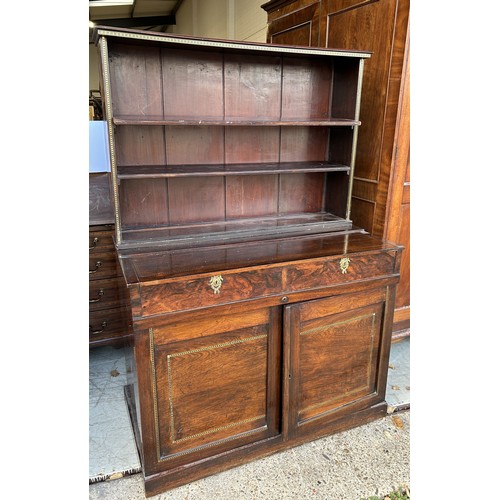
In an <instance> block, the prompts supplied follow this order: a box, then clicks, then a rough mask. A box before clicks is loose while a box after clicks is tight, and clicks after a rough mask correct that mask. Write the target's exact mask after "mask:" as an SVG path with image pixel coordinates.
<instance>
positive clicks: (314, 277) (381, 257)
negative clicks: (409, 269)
mask: <svg viewBox="0 0 500 500" xmlns="http://www.w3.org/2000/svg"><path fill="white" fill-rule="evenodd" d="M346 259H348V260H346ZM395 262H396V254H395V252H383V253H372V254H364V255H350V256H348V257H347V258H346V257H336V258H332V259H327V260H320V261H318V260H316V261H310V262H305V263H302V264H296V265H293V266H288V267H287V268H286V274H285V284H284V289H285V291H286V292H287V293H291V292H296V291H300V290H313V289H315V288H324V287H328V286H333V285H337V284H342V283H350V282H352V281H357V280H364V279H374V278H379V277H384V276H388V275H391V274H393V273H394V266H395Z"/></svg>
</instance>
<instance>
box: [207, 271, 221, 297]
mask: <svg viewBox="0 0 500 500" xmlns="http://www.w3.org/2000/svg"><path fill="white" fill-rule="evenodd" d="M223 281H224V278H223V277H222V276H221V275H220V274H219V275H217V276H212V277H211V278H210V281H209V282H208V284H209V285H210V288H212V290H213V291H214V293H220V288H221V286H222V282H223Z"/></svg>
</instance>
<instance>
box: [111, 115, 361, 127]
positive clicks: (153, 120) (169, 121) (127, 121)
mask: <svg viewBox="0 0 500 500" xmlns="http://www.w3.org/2000/svg"><path fill="white" fill-rule="evenodd" d="M113 123H114V124H115V125H141V126H142V125H156V126H165V125H188V126H210V125H211V126H239V127H354V126H358V125H361V122H360V121H359V120H350V119H346V118H331V119H328V120H297V121H292V120H265V119H263V120H229V119H213V120H210V119H202V120H196V119H192V118H186V119H180V118H163V117H153V116H150V117H147V116H120V117H117V116H115V117H113Z"/></svg>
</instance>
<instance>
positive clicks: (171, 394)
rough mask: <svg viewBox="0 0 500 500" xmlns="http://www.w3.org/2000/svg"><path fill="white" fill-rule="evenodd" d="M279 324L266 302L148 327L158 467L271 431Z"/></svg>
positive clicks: (275, 426)
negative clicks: (241, 310)
mask: <svg viewBox="0 0 500 500" xmlns="http://www.w3.org/2000/svg"><path fill="white" fill-rule="evenodd" d="M280 322H281V318H280V310H279V308H266V309H260V310H256V311H248V312H246V313H242V314H237V315H234V316H231V317H229V316H228V317H226V316H224V315H219V314H215V315H212V316H211V317H208V318H205V319H197V320H189V319H186V320H185V321H181V322H178V323H172V324H170V325H167V326H163V327H158V328H152V329H150V331H149V335H150V346H151V349H152V353H151V354H152V357H151V379H152V380H151V382H152V385H153V388H154V389H153V398H154V412H153V418H154V423H153V425H154V428H155V434H156V446H155V448H156V449H155V450H154V455H156V459H157V462H158V463H161V468H162V469H165V468H167V469H168V468H171V467H175V466H178V465H182V464H184V463H190V462H193V461H195V460H199V459H203V458H206V457H208V456H213V455H217V454H218V453H221V452H224V451H227V450H229V449H232V448H235V447H237V446H242V445H245V444H248V443H252V442H255V441H259V440H262V439H265V438H268V437H271V436H274V435H276V434H278V432H279V418H280V414H279V408H280V391H281V384H280V377H279V368H280V353H281V351H280V345H281V328H280Z"/></svg>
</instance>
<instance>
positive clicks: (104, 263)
mask: <svg viewBox="0 0 500 500" xmlns="http://www.w3.org/2000/svg"><path fill="white" fill-rule="evenodd" d="M114 277H116V254H115V252H114V251H112V252H106V253H96V254H91V255H90V257H89V280H100V279H102V278H114Z"/></svg>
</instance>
